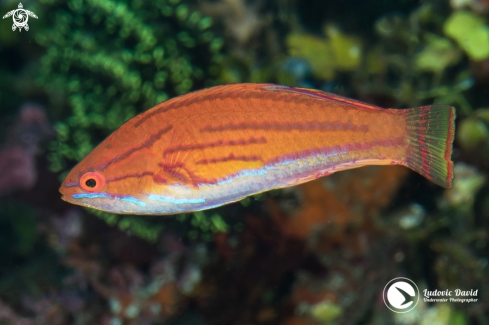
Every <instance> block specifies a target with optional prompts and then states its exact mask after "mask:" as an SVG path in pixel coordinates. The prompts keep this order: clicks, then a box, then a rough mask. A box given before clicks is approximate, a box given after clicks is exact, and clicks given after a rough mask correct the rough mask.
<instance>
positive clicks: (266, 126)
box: [200, 121, 368, 132]
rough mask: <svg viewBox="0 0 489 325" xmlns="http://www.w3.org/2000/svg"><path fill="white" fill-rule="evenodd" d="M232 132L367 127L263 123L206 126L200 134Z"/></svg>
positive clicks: (364, 128) (357, 128) (358, 127)
mask: <svg viewBox="0 0 489 325" xmlns="http://www.w3.org/2000/svg"><path fill="white" fill-rule="evenodd" d="M233 130H273V131H292V130H299V131H359V132H367V131H368V126H367V125H355V124H353V123H341V122H317V121H313V122H263V123H245V122H243V123H229V124H225V125H217V126H206V127H204V128H202V129H200V131H201V132H221V131H233Z"/></svg>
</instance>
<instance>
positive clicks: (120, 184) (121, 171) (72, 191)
mask: <svg viewBox="0 0 489 325" xmlns="http://www.w3.org/2000/svg"><path fill="white" fill-rule="evenodd" d="M113 138H114V137H109V138H108V139H107V140H105V141H104V142H102V143H101V144H100V145H98V146H97V147H96V148H95V149H94V150H93V151H92V152H90V153H89V154H88V155H87V156H86V157H85V158H84V159H83V160H82V161H80V162H79V163H78V164H77V165H76V166H75V167H74V168H73V169H72V170H71V171H70V172H69V173H68V175H67V176H66V178H65V179H64V180H63V182H62V184H61V187H60V189H59V191H60V192H61V194H62V197H61V198H62V199H63V200H64V201H66V202H69V203H72V204H76V205H80V206H84V207H88V208H92V209H97V210H101V211H105V212H110V213H118V214H143V213H144V207H145V202H144V197H145V196H144V191H145V189H146V187H147V186H151V184H146V183H147V182H148V179H147V177H143V176H144V175H145V171H146V173H148V171H151V170H152V168H153V165H156V163H154V162H153V161H152V159H151V156H148V155H147V153H146V157H145V159H143V157H142V156H141V155H140V154H138V153H136V152H134V154H127V152H128V150H127V147H121V148H117V143H118V142H115V141H113ZM126 143H127V142H126ZM122 158H124V159H122ZM149 173H151V172H149Z"/></svg>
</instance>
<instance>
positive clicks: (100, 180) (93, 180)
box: [80, 172, 105, 192]
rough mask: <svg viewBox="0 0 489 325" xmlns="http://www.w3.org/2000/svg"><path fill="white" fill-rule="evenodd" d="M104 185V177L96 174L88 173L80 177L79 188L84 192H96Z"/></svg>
mask: <svg viewBox="0 0 489 325" xmlns="http://www.w3.org/2000/svg"><path fill="white" fill-rule="evenodd" d="M104 185H105V177H104V175H102V174H100V173H97V172H88V173H85V174H83V175H82V176H81V177H80V188H81V189H82V190H84V191H86V192H98V191H100V190H101V189H102V187H104Z"/></svg>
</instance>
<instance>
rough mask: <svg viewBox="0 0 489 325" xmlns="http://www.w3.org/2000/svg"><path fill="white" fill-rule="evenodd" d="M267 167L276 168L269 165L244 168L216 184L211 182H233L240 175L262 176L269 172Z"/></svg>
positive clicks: (221, 183)
mask: <svg viewBox="0 0 489 325" xmlns="http://www.w3.org/2000/svg"><path fill="white" fill-rule="evenodd" d="M267 169H275V167H273V166H267V167H265V168H257V169H244V170H242V171H239V172H238V173H236V174H234V175H231V176H228V177H226V178H225V179H223V180H221V181H219V182H217V183H216V184H210V185H223V184H229V183H231V182H232V181H233V180H234V179H236V178H240V177H246V176H262V175H265V174H268V172H267Z"/></svg>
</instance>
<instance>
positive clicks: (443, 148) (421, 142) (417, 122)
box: [406, 105, 455, 187]
mask: <svg viewBox="0 0 489 325" xmlns="http://www.w3.org/2000/svg"><path fill="white" fill-rule="evenodd" d="M406 125H407V129H408V149H407V157H406V164H407V166H408V167H410V168H411V169H413V170H415V171H417V172H418V173H420V174H421V175H423V176H424V177H426V178H427V179H429V180H431V181H433V182H435V183H436V184H438V185H441V186H443V187H452V180H453V162H452V160H451V156H452V142H453V137H454V134H455V108H454V107H452V106H448V105H432V106H423V107H418V108H412V109H409V110H408V111H407V116H406Z"/></svg>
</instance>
